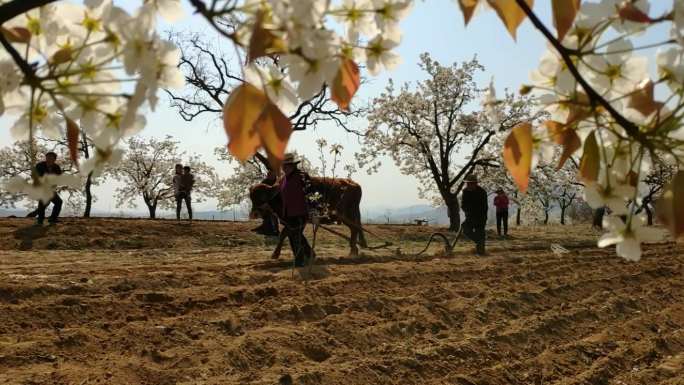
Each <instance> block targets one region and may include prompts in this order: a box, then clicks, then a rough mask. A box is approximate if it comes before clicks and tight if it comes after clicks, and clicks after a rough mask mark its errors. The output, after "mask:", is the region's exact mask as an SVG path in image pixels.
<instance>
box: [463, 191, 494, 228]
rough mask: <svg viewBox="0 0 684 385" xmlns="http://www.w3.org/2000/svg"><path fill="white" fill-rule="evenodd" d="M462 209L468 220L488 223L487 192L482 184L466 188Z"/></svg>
mask: <svg viewBox="0 0 684 385" xmlns="http://www.w3.org/2000/svg"><path fill="white" fill-rule="evenodd" d="M461 209H462V210H463V212H464V213H465V216H466V220H467V221H471V222H473V223H476V224H486V223H487V209H488V205H487V192H486V191H485V190H484V189H483V188H482V187H480V186H476V187H475V188H473V189H468V188H466V189H464V190H463V195H462V197H461Z"/></svg>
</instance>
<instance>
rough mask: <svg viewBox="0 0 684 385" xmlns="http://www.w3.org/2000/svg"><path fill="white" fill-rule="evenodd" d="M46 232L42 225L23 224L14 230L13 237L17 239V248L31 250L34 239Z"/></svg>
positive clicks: (43, 235) (41, 236)
mask: <svg viewBox="0 0 684 385" xmlns="http://www.w3.org/2000/svg"><path fill="white" fill-rule="evenodd" d="M47 232H48V228H47V227H44V226H36V225H30V226H24V227H21V228H19V229H17V230H16V231H15V232H14V238H15V239H17V240H19V250H31V249H32V248H33V241H34V240H35V239H39V238H43V237H45V235H46V234H47Z"/></svg>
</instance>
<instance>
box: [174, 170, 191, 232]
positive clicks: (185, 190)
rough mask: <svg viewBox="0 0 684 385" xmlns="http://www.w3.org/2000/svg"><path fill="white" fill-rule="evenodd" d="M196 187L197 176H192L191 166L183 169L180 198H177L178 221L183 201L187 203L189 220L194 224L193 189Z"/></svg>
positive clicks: (179, 189) (179, 188)
mask: <svg viewBox="0 0 684 385" xmlns="http://www.w3.org/2000/svg"><path fill="white" fill-rule="evenodd" d="M194 186H195V176H194V175H192V173H191V170H190V166H185V167H183V173H182V174H181V175H180V186H179V187H178V196H177V197H176V219H178V220H180V212H181V205H182V201H185V207H186V208H187V209H188V219H190V222H192V188H193V187H194Z"/></svg>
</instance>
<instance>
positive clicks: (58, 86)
mask: <svg viewBox="0 0 684 385" xmlns="http://www.w3.org/2000/svg"><path fill="white" fill-rule="evenodd" d="M181 11H182V9H181V7H180V2H179V0H157V1H146V2H143V4H142V6H140V7H139V8H138V9H137V10H135V12H133V13H129V12H127V11H126V10H124V9H122V8H120V7H118V6H116V5H114V4H113V3H112V1H111V0H86V1H85V2H84V3H83V4H74V3H69V2H56V3H51V4H48V5H45V6H42V7H40V8H36V9H33V10H31V11H29V12H27V13H24V14H22V15H19V16H17V17H15V18H13V19H11V20H9V21H8V22H6V23H3V25H2V30H1V31H0V32H1V33H2V36H3V43H4V44H3V46H4V49H3V50H2V51H0V115H2V114H7V115H12V116H15V120H14V123H13V125H12V126H11V134H12V136H13V137H14V138H15V139H16V140H28V141H30V142H33V140H34V139H35V137H37V136H39V135H40V136H43V137H47V138H64V137H67V138H68V139H69V141H70V142H71V141H74V142H75V141H77V140H78V138H79V137H80V135H87V136H88V137H89V138H90V139H91V140H92V142H93V144H94V146H95V154H94V156H93V157H91V158H90V159H88V161H86V162H83V163H82V164H81V165H80V172H81V173H82V174H84V175H87V174H89V173H91V172H93V173H94V174H96V175H97V174H98V173H99V172H100V171H101V170H102V167H103V166H104V165H105V164H107V163H114V162H116V161H118V160H119V159H120V158H121V155H122V151H121V150H120V149H118V148H117V144H118V143H119V141H120V140H121V139H122V138H124V137H127V136H130V135H132V134H135V133H136V132H138V131H140V130H141V129H142V128H143V127H144V126H145V117H144V115H143V110H142V109H143V108H144V107H145V106H146V105H149V107H150V108H151V109H154V108H155V106H156V104H157V91H158V89H159V88H178V87H182V86H183V84H184V78H183V76H182V73H181V72H180V71H179V70H178V68H177V65H178V61H179V57H180V55H179V50H178V49H177V48H176V47H175V46H174V45H173V44H172V43H170V42H168V41H165V40H163V39H161V38H160V37H159V35H158V34H157V31H156V30H157V25H156V24H157V18H158V15H161V16H162V17H165V18H166V19H167V20H169V21H173V20H175V19H177V18H178V17H179V16H180V12H181ZM72 156H75V155H74V154H72ZM32 157H33V158H34V159H33V160H34V163H35V158H36V154H35V153H33V154H32ZM70 183H77V179H75V178H73V177H70V176H66V175H65V176H59V177H56V176H54V175H46V176H43V177H39V176H38V175H33V177H32V180H30V181H27V180H23V179H21V180H19V179H16V180H11V181H10V182H9V183H8V184H7V188H8V189H9V190H13V191H14V190H18V191H23V192H26V193H28V194H29V196H30V197H31V198H34V199H42V200H46V199H49V197H50V196H51V194H52V188H53V186H54V185H56V184H70Z"/></svg>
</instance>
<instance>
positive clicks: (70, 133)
mask: <svg viewBox="0 0 684 385" xmlns="http://www.w3.org/2000/svg"><path fill="white" fill-rule="evenodd" d="M66 127H67V129H66V134H67V145H68V147H69V158H70V159H71V161H72V162H74V163H75V164H77V165H78V137H79V135H80V133H81V129H80V128H79V127H78V124H76V122H74V121H73V120H72V119H71V118H70V117H68V116H67V117H66Z"/></svg>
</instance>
